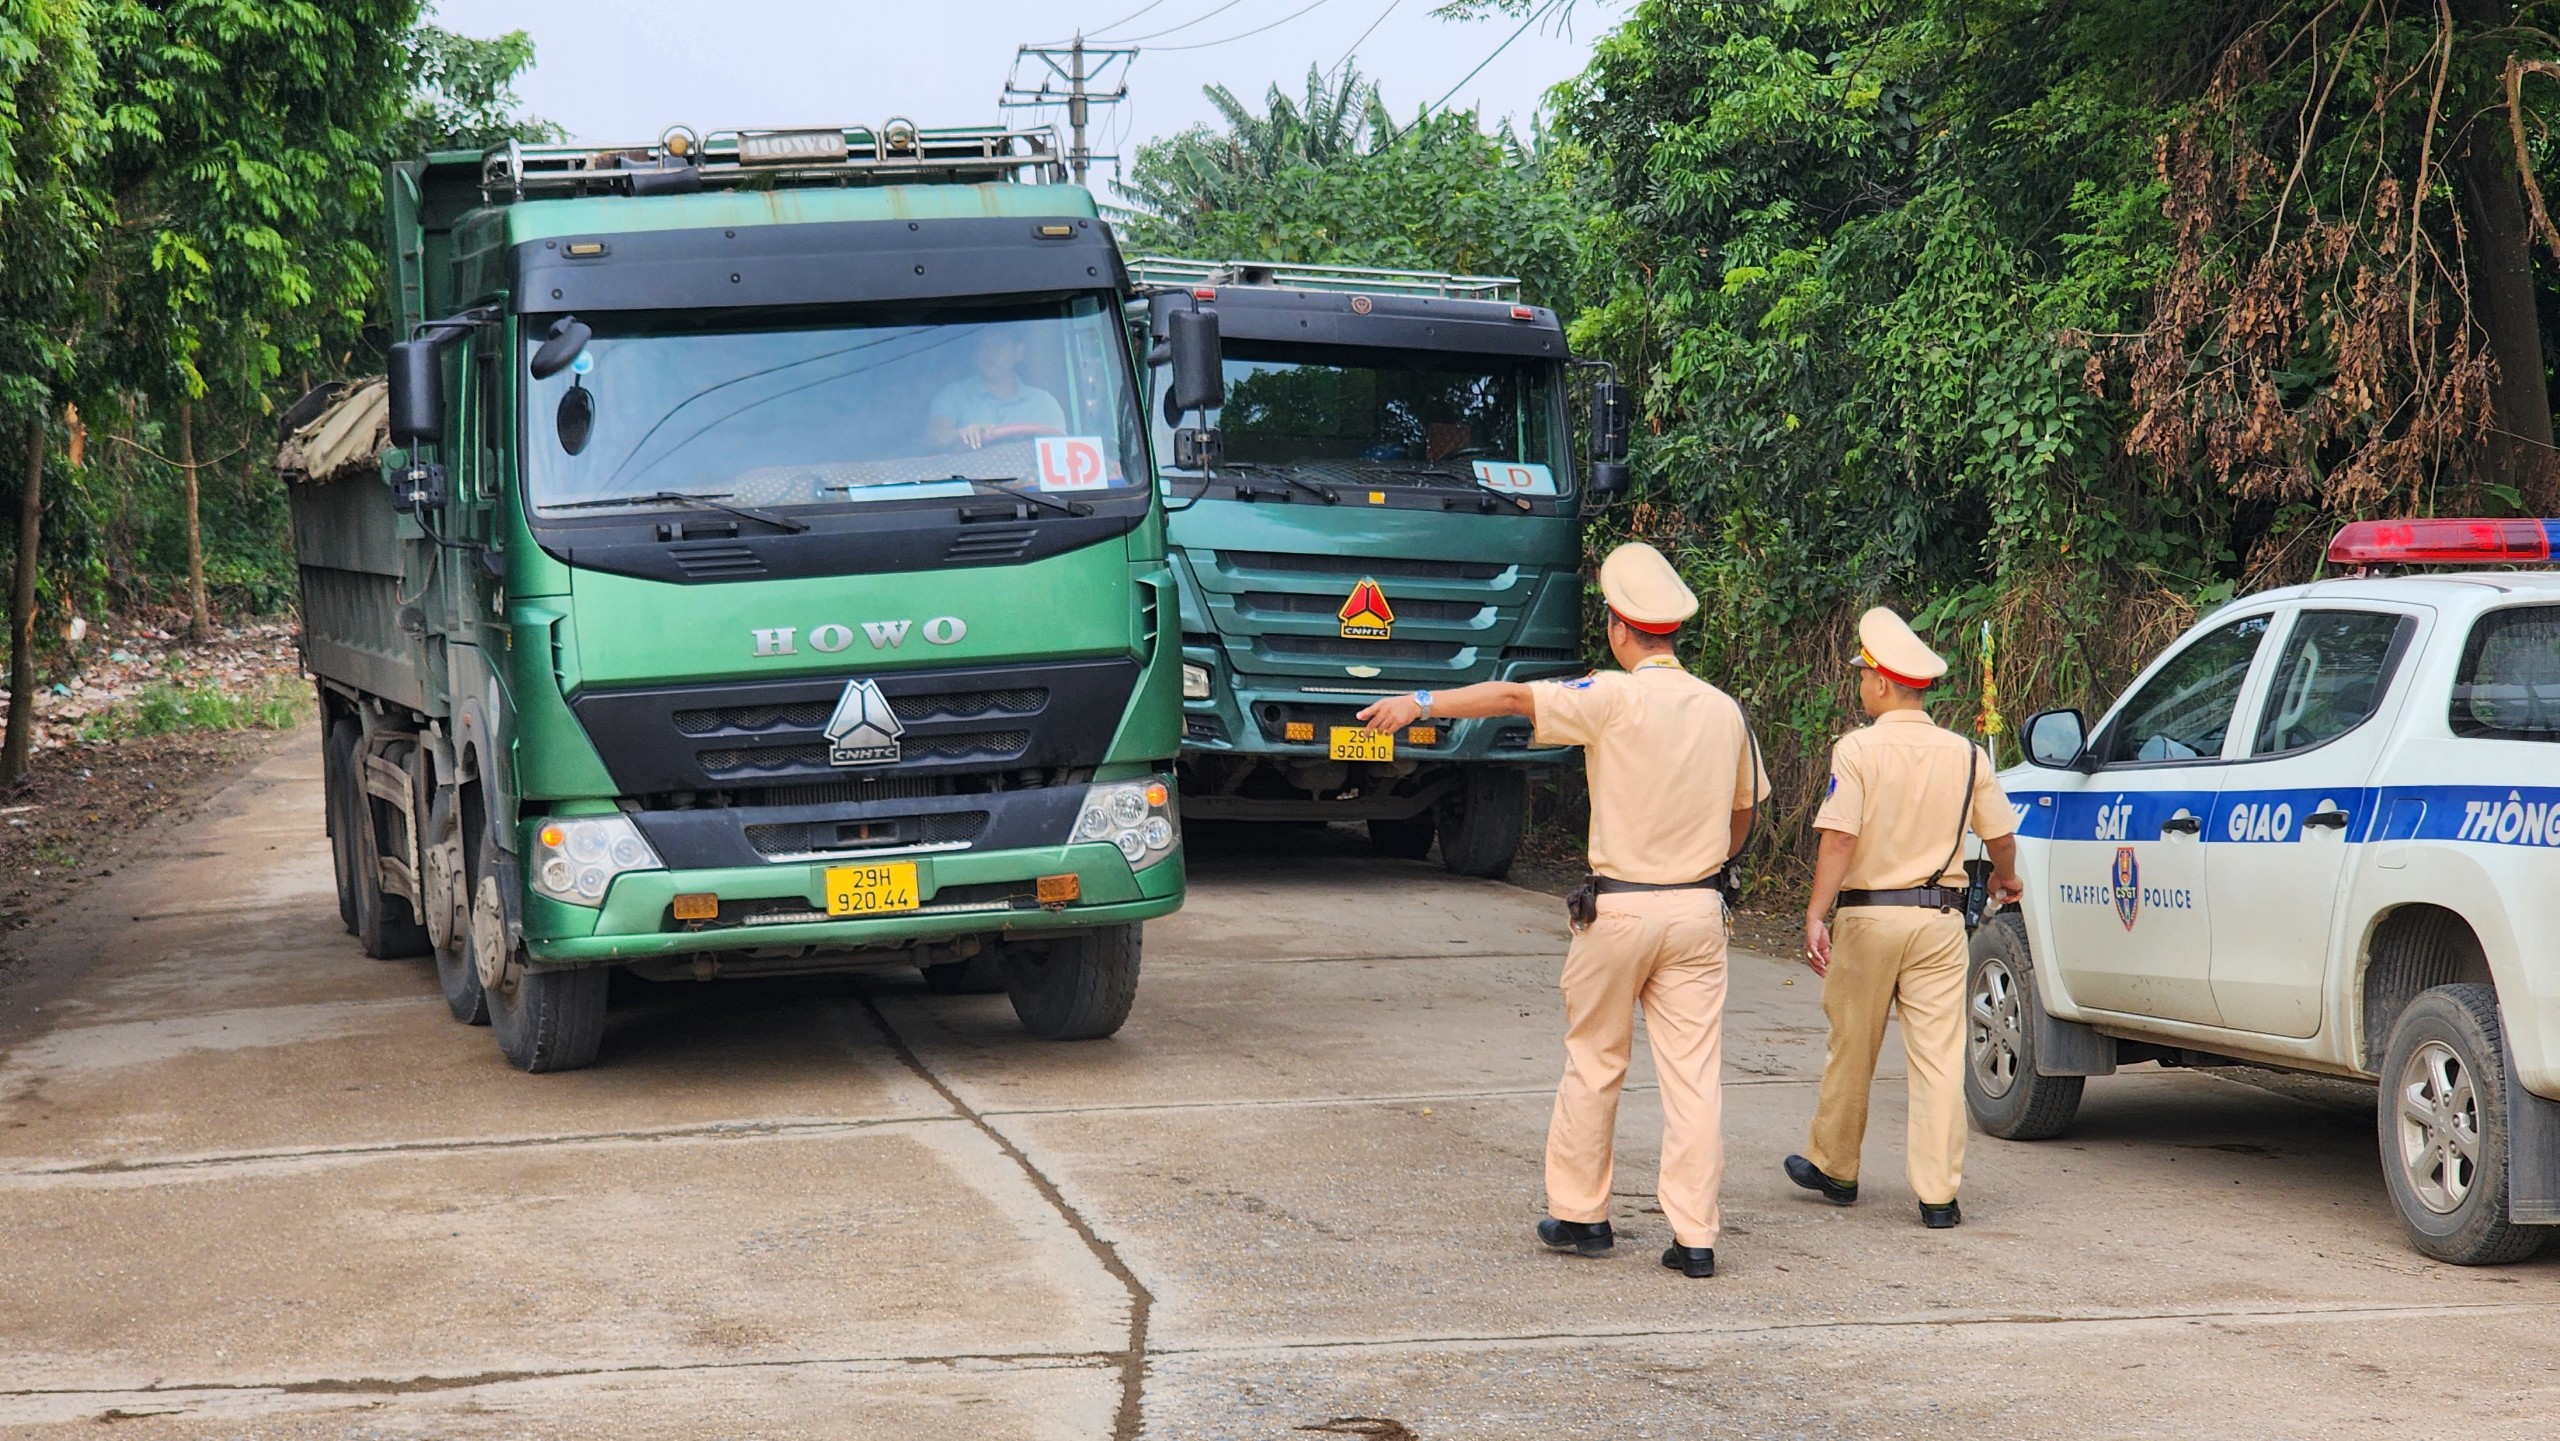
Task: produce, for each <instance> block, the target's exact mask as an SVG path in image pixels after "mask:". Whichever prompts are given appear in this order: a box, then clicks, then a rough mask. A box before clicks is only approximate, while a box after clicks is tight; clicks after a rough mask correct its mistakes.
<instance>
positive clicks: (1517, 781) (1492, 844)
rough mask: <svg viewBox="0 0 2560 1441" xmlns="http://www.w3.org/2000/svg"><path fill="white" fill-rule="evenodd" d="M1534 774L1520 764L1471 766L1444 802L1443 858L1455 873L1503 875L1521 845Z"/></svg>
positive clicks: (1485, 876) (1488, 876) (1496, 877)
mask: <svg viewBox="0 0 2560 1441" xmlns="http://www.w3.org/2000/svg"><path fill="white" fill-rule="evenodd" d="M1528 815H1529V775H1528V772H1526V771H1523V770H1522V769H1520V767H1518V766H1492V765H1479V766H1468V767H1467V768H1465V769H1464V770H1461V771H1460V772H1458V785H1457V788H1456V789H1455V790H1454V791H1452V792H1451V793H1450V795H1449V798H1448V799H1447V800H1444V801H1442V802H1441V803H1440V814H1439V816H1438V818H1437V819H1438V824H1439V831H1440V864H1441V865H1443V866H1445V867H1447V868H1448V869H1449V871H1450V873H1451V874H1453V875H1461V876H1477V877H1481V878H1483V879H1485V880H1500V879H1502V878H1503V877H1504V876H1506V875H1509V874H1510V873H1511V858H1512V857H1513V856H1514V855H1517V854H1518V853H1519V851H1520V828H1521V826H1522V824H1523V823H1525V822H1526V821H1527V819H1528Z"/></svg>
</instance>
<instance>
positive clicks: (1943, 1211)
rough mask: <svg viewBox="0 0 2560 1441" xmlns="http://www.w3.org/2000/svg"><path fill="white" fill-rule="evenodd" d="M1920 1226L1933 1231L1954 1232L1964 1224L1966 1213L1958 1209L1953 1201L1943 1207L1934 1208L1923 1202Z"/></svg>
mask: <svg viewBox="0 0 2560 1441" xmlns="http://www.w3.org/2000/svg"><path fill="white" fill-rule="evenodd" d="M1920 1224H1921V1225H1923V1226H1926V1227H1928V1228H1929V1229H1930V1230H1932V1231H1948V1230H1953V1229H1954V1228H1956V1227H1958V1226H1961V1225H1963V1224H1964V1212H1962V1211H1960V1210H1958V1209H1956V1203H1955V1202H1953V1201H1949V1202H1948V1203H1947V1204H1945V1205H1943V1206H1932V1205H1930V1204H1929V1203H1928V1202H1926V1201H1923V1202H1921V1203H1920Z"/></svg>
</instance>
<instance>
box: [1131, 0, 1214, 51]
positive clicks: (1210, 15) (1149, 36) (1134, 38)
mask: <svg viewBox="0 0 2560 1441" xmlns="http://www.w3.org/2000/svg"><path fill="white" fill-rule="evenodd" d="M1243 3H1244V0H1227V3H1226V4H1224V5H1221V6H1218V7H1217V8H1216V9H1214V10H1210V11H1208V12H1207V13H1205V14H1200V15H1194V16H1192V17H1191V18H1190V19H1188V20H1185V21H1183V22H1182V23H1181V24H1179V25H1168V26H1166V27H1165V28H1163V29H1162V30H1150V31H1148V32H1147V33H1146V34H1144V35H1130V36H1126V37H1124V38H1122V39H1118V40H1114V41H1112V42H1111V43H1112V44H1114V45H1134V44H1136V43H1137V42H1139V41H1141V40H1153V39H1155V38H1156V37H1157V36H1159V35H1170V34H1172V33H1173V32H1175V31H1176V30H1188V29H1190V28H1191V27H1192V26H1194V25H1197V24H1199V23H1200V22H1201V21H1203V20H1214V19H1216V18H1217V17H1219V16H1221V15H1224V14H1226V13H1227V12H1228V11H1230V10H1233V9H1234V8H1236V7H1237V6H1239V5H1241V4H1243ZM1123 23H1126V22H1123Z"/></svg>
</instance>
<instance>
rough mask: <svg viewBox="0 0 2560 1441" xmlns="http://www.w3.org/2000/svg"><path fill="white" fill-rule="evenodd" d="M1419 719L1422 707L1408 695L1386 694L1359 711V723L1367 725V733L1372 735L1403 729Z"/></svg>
mask: <svg viewBox="0 0 2560 1441" xmlns="http://www.w3.org/2000/svg"><path fill="white" fill-rule="evenodd" d="M1420 719H1422V707H1421V706H1420V705H1418V704H1416V703H1415V702H1414V699H1413V697H1411V696H1409V695H1391V696H1388V697H1387V698H1386V699H1385V700H1382V701H1377V702H1374V703H1372V704H1371V705H1369V706H1368V707H1367V708H1366V709H1364V710H1362V711H1361V712H1360V723H1361V724H1362V725H1364V726H1367V727H1368V728H1369V734H1371V735H1373V736H1382V735H1386V734H1388V733H1389V732H1391V731H1400V730H1403V729H1404V728H1405V727H1406V726H1409V725H1411V724H1413V723H1414V722H1415V721H1418V720H1420Z"/></svg>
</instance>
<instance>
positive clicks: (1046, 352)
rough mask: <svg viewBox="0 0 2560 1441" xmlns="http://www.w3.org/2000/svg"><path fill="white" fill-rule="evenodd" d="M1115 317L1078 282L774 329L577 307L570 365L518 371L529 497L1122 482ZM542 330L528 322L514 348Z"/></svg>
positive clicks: (568, 501)
mask: <svg viewBox="0 0 2560 1441" xmlns="http://www.w3.org/2000/svg"><path fill="white" fill-rule="evenodd" d="M1116 314H1117V311H1116V308H1115V307H1113V306H1111V305H1110V304H1108V303H1107V302H1105V301H1104V300H1103V299H1102V298H1101V297H1077V298H1074V299H1069V300H1061V301H1053V302H1048V303H1045V304H1041V305H1031V306H1011V307H1006V308H1003V309H1000V310H999V309H989V308H986V307H974V308H948V307H946V308H940V309H934V310H923V311H919V310H913V309H906V310H900V311H896V312H887V311H871V312H863V313H856V314H851V315H847V314H841V313H840V314H836V315H832V316H830V317H828V318H826V319H824V320H821V321H814V322H811V323H807V324H800V325H788V326H782V325H774V324H772V323H771V319H770V317H768V316H758V315H751V314H747V313H742V312H712V313H700V314H692V313H681V314H670V313H659V314H654V315H649V316H645V317H632V318H629V319H624V318H622V317H617V316H601V317H592V318H589V317H582V318H586V319H589V323H590V324H592V325H593V326H594V327H595V337H594V339H592V340H590V341H589V342H588V344H587V348H586V350H585V352H584V353H583V354H582V355H581V356H580V357H579V359H578V361H577V363H576V364H575V365H573V366H572V367H571V368H570V369H568V370H563V371H561V372H560V373H559V374H557V375H554V376H552V377H551V378H550V379H548V380H528V381H527V392H526V394H527V409H526V416H527V424H526V433H527V442H528V443H527V445H526V447H525V452H526V457H527V461H526V465H525V478H526V482H527V485H528V499H529V500H530V502H531V503H532V505H533V507H534V509H535V510H536V511H537V512H540V513H550V512H554V511H561V512H567V513H575V514H586V513H591V512H593V511H596V510H599V509H606V508H610V507H611V506H612V505H613V504H614V502H615V501H617V500H619V499H625V498H627V499H628V500H629V501H630V502H631V504H632V505H633V507H634V508H639V507H643V506H647V505H650V504H653V503H657V504H666V503H669V502H665V501H662V500H660V501H653V499H652V498H653V497H662V496H664V495H665V494H667V493H669V492H674V493H677V494H679V495H684V496H692V497H698V498H707V499H718V500H721V501H725V502H728V503H730V504H732V505H743V506H756V507H764V508H776V507H781V508H789V507H834V506H843V505H846V504H850V503H862V504H876V503H885V502H895V501H913V500H939V499H944V498H948V497H954V496H967V495H973V494H978V493H981V492H982V491H983V490H985V488H986V486H987V483H989V482H993V483H994V484H996V485H1001V486H1005V487H1008V488H1012V489H1016V490H1021V491H1025V492H1040V491H1049V492H1059V493H1061V494H1062V495H1063V494H1066V493H1072V494H1074V495H1075V496H1078V497H1081V498H1084V499H1093V498H1097V497H1104V496H1108V495H1110V494H1111V493H1113V492H1115V491H1129V490H1133V489H1136V488H1137V487H1139V486H1141V485H1143V482H1144V477H1143V475H1141V476H1140V478H1139V479H1138V480H1136V481H1133V480H1132V479H1131V477H1130V472H1131V464H1130V462H1131V461H1133V460H1134V459H1135V458H1136V457H1137V456H1138V454H1139V449H1138V440H1137V415H1136V410H1135V408H1134V404H1133V400H1134V397H1133V395H1132V389H1133V387H1132V385H1131V383H1130V379H1129V367H1128V363H1127V360H1126V358H1125V357H1126V352H1125V351H1124V350H1122V349H1121V346H1122V344H1123V341H1122V339H1121V336H1120V334H1119V329H1118V325H1117V323H1116V320H1115V316H1116ZM546 328H547V327H536V326H528V327H527V334H528V337H529V338H528V341H527V344H526V346H525V356H526V360H527V361H528V362H529V360H530V357H531V354H532V351H533V348H534V346H535V344H536V343H538V340H539V337H540V335H541V334H542V332H543V330H544V329H546ZM580 391H583V392H585V394H584V396H579V395H577V394H574V392H580ZM1137 468H1138V469H1140V470H1143V466H1139V467H1137Z"/></svg>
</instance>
